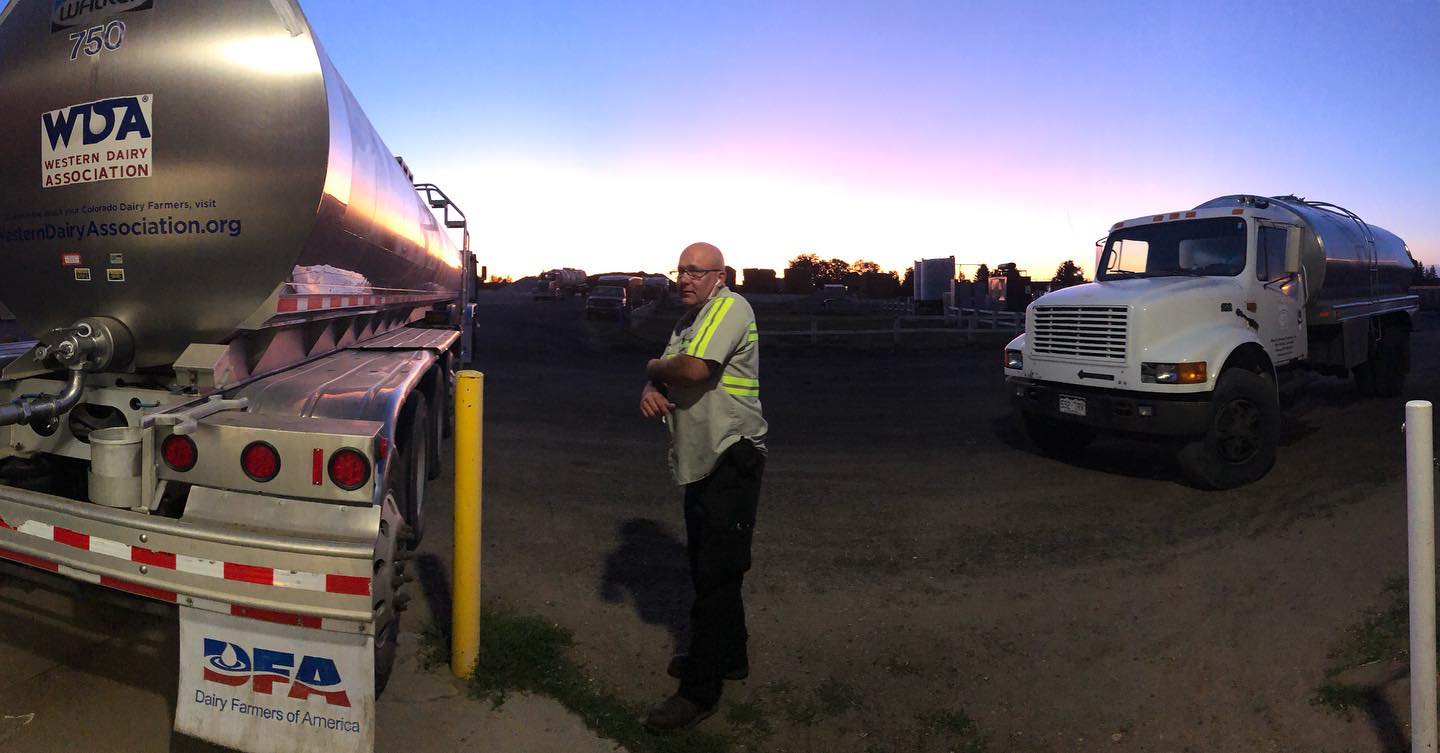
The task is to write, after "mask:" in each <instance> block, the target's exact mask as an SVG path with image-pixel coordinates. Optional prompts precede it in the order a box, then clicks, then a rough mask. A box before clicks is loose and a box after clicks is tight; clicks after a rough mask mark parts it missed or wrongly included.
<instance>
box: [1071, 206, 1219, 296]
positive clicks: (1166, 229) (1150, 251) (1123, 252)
mask: <svg viewBox="0 0 1440 753" xmlns="http://www.w3.org/2000/svg"><path fill="white" fill-rule="evenodd" d="M1244 269H1245V220H1243V219H1240V218H1232V217H1218V218H1213V219H1205V220H1185V221H1182V222H1161V223H1156V224H1153V225H1141V226H1139V227H1127V228H1124V229H1121V230H1117V231H1115V232H1113V233H1111V234H1110V238H1109V240H1107V241H1106V243H1105V252H1104V254H1103V255H1102V256H1101V257H1100V274H1098V275H1097V276H1096V277H1097V279H1100V280H1123V279H1126V278H1129V277H1167V276H1174V275H1186V276H1207V277H1208V276H1217V277H1233V276H1235V275H1238V274H1240V272H1241V271H1242V270H1244Z"/></svg>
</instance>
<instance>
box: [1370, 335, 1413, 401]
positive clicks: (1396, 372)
mask: <svg viewBox="0 0 1440 753" xmlns="http://www.w3.org/2000/svg"><path fill="white" fill-rule="evenodd" d="M1373 361H1374V366H1373V368H1372V369H1371V372H1372V373H1373V374H1374V381H1375V395H1376V396H1377V397H1397V396H1399V395H1400V393H1401V392H1404V391H1405V374H1406V372H1408V371H1409V370H1410V332H1409V331H1408V330H1406V329H1405V328H1404V327H1402V326H1399V325H1395V324H1387V325H1385V327H1384V328H1383V329H1382V330H1380V342H1379V343H1377V344H1376V347H1375V356H1374V359H1373Z"/></svg>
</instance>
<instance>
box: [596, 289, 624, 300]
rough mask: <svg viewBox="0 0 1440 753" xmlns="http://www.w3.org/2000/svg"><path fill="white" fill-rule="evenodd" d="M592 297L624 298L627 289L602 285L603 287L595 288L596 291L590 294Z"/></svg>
mask: <svg viewBox="0 0 1440 753" xmlns="http://www.w3.org/2000/svg"><path fill="white" fill-rule="evenodd" d="M590 297H591V298H624V297H625V289H624V288H612V287H609V286H602V287H598V288H595V292H593V293H591V294H590Z"/></svg>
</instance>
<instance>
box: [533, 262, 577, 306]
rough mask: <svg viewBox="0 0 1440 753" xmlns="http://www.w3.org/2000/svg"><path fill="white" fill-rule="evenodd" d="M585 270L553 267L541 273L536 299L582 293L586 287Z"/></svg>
mask: <svg viewBox="0 0 1440 753" xmlns="http://www.w3.org/2000/svg"><path fill="white" fill-rule="evenodd" d="M585 279H586V278H585V270H583V269H572V268H570V267H565V268H564V269H552V270H550V271H548V272H541V273H540V281H539V282H537V283H536V284H535V295H534V298H535V300H537V301H538V300H555V301H558V300H560V299H561V298H569V297H570V296H572V295H576V294H578V293H581V292H583V291H584V289H585Z"/></svg>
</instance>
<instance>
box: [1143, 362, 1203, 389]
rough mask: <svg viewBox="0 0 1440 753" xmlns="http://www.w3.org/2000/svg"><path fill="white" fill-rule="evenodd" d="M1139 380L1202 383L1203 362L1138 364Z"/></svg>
mask: <svg viewBox="0 0 1440 753" xmlns="http://www.w3.org/2000/svg"><path fill="white" fill-rule="evenodd" d="M1140 381H1142V382H1154V383H1156V384H1204V383H1205V362H1204V361H1193V362H1190V363H1150V362H1148V361H1147V362H1145V363H1142V364H1140Z"/></svg>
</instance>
